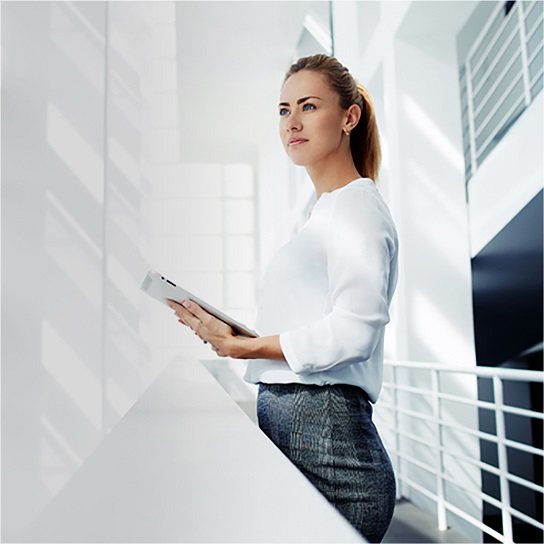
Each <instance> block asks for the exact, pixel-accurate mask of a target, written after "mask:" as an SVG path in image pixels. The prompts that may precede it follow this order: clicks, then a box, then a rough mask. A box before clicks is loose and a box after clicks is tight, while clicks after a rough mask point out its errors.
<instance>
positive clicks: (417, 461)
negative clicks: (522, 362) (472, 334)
mask: <svg viewBox="0 0 544 544" xmlns="http://www.w3.org/2000/svg"><path fill="white" fill-rule="evenodd" d="M416 373H418V375H419V376H420V378H422V377H424V379H423V380H421V379H419V380H413V377H414V374H416ZM462 376H465V379H466V377H470V376H471V377H472V378H468V379H469V381H470V380H471V379H472V380H473V381H472V383H469V384H468V387H463V385H462V383H460V382H462V378H461V377H462ZM477 379H479V380H481V379H488V380H490V381H491V383H492V391H493V400H492V401H489V400H479V398H478V397H479V394H478V392H477V390H476V380H477ZM413 381H424V382H425V384H424V385H423V386H420V385H416V386H414V385H413V384H412V383H411V382H413ZM456 381H457V384H458V387H457V388H456V387H453V389H456V391H455V393H453V394H452V393H451V392H445V389H446V387H444V384H447V383H449V385H450V386H451V384H452V383H454V382H456ZM505 382H523V383H525V384H530V383H536V384H542V383H544V372H540V371H531V370H518V369H510V368H496V367H493V368H491V367H473V368H452V367H447V366H444V365H440V364H431V363H418V362H400V361H386V363H385V368H384V387H383V391H382V395H381V398H380V401H379V402H378V403H377V405H376V409H375V414H376V423H377V425H378V427H379V428H380V432H382V433H383V432H384V431H385V433H386V434H384V442H385V444H386V447H387V449H388V451H389V453H390V454H391V456H392V460H393V463H394V464H395V470H396V473H397V482H398V484H399V485H398V487H399V490H400V493H399V496H402V495H404V494H405V491H408V490H410V492H414V491H415V492H417V493H421V494H422V495H424V496H425V497H427V499H430V500H431V501H433V502H434V503H435V505H436V515H437V524H438V528H439V530H446V529H447V527H448V523H447V513H448V512H451V513H452V514H454V515H455V516H458V517H459V518H462V519H463V520H465V521H466V522H468V523H469V524H470V525H472V526H473V527H475V528H477V529H479V530H481V531H483V532H485V533H487V534H488V535H490V536H492V537H493V538H495V539H497V540H498V541H499V542H505V543H509V542H514V531H513V519H514V518H517V519H519V520H521V521H523V522H525V523H526V524H529V525H531V526H532V527H535V528H536V529H538V530H544V525H543V524H542V521H541V519H536V518H537V517H538V516H539V514H535V516H531V515H527V514H526V513H524V512H521V511H520V510H519V509H516V508H514V507H513V506H512V504H511V495H510V488H511V484H515V485H517V486H521V487H523V488H526V489H529V490H531V491H532V492H534V493H536V494H540V496H542V494H543V493H544V488H543V487H542V483H541V482H534V481H530V480H528V479H527V478H523V477H520V476H519V475H516V474H514V473H513V472H512V471H510V470H509V465H508V461H509V457H508V450H511V451H513V450H514V451H518V452H519V451H520V452H524V453H525V454H529V455H531V456H536V458H537V459H538V462H542V457H543V451H542V449H541V448H542V446H541V445H539V447H535V446H534V445H531V444H528V443H525V442H521V441H518V440H515V439H513V438H512V437H510V436H508V434H507V428H506V421H505V418H506V417H511V416H512V415H515V416H518V417H522V418H529V419H530V420H531V421H538V422H539V424H541V423H542V421H543V419H544V418H543V414H542V412H541V411H534V410H531V409H527V408H522V407H519V406H514V405H512V403H510V404H508V403H506V402H505V395H504V383H505ZM441 384H442V385H441ZM449 389H452V388H451V387H449ZM401 395H404V397H405V398H403V399H401V398H400V396H401ZM418 401H419V402H418ZM445 402H448V403H450V404H449V406H451V405H452V404H451V403H454V406H455V405H457V406H465V407H472V409H473V414H474V417H469V418H465V420H464V419H463V416H461V415H456V414H455V410H454V413H453V414H452V413H451V411H450V413H449V417H446V414H445V413H444V403H445ZM418 404H419V406H424V411H420V410H417V409H413V408H414V407H416V408H417V407H418ZM481 410H488V411H490V412H491V413H492V414H494V423H495V425H494V427H495V432H494V433H492V432H484V431H482V430H481V425H480V424H479V417H478V411H481ZM459 413H460V410H459ZM452 416H453V417H452ZM423 425H425V426H426V427H427V430H429V426H430V429H431V434H432V436H431V439H426V438H424V436H423V435H424V434H425V433H422V432H420V428H421V426H423ZM446 431H447V432H449V433H459V434H461V436H465V437H466V438H465V440H467V441H470V440H472V441H473V442H474V443H475V444H476V445H477V447H476V448H475V449H474V448H473V451H472V452H469V453H468V454H467V453H466V452H463V453H461V452H455V451H452V448H451V445H450V446H448V445H447V444H446V441H445V440H444V435H445V433H446ZM387 435H389V436H390V437H391V438H390V439H388V438H387ZM462 440H463V439H461V441H462ZM481 441H486V442H490V443H493V444H495V445H496V448H497V453H498V455H497V460H496V465H497V466H493V465H492V464H490V463H488V462H484V461H483V460H482V458H481V455H480V447H479V443H481ZM409 443H410V444H418V447H424V448H427V451H428V454H429V455H428V457H429V458H430V459H433V460H434V463H429V462H425V461H424V460H422V459H421V458H416V456H414V455H412V454H411V453H410V451H411V449H412V448H411V447H409V446H408V444H409ZM469 449H470V448H469ZM474 450H475V451H474ZM446 456H448V457H451V458H454V459H455V460H456V462H458V463H465V464H467V465H468V466H470V467H474V468H473V470H476V471H478V469H479V471H481V472H480V474H481V475H482V477H483V474H484V473H488V474H492V475H494V477H496V478H498V479H499V484H500V485H499V489H500V499H498V498H496V497H493V496H492V495H490V494H489V493H486V492H485V489H484V490H482V487H481V486H480V485H473V486H467V485H465V484H463V482H462V478H457V477H453V476H452V475H451V474H449V473H448V472H449V471H447V470H446V463H445V457H446ZM415 468H417V469H419V470H423V471H425V472H426V473H427V474H428V475H429V478H426V479H421V478H418V477H415V478H414V477H413V476H412V474H413V472H414V470H415ZM414 480H418V481H414ZM423 480H425V481H423ZM429 482H431V485H429ZM425 484H427V485H425ZM446 485H449V486H450V487H453V488H455V489H458V490H460V491H461V492H464V493H466V494H467V496H470V497H475V500H476V502H477V504H479V505H480V507H481V508H480V510H483V504H484V503H488V504H490V505H492V506H494V507H496V508H497V509H499V510H500V512H501V516H502V531H499V530H497V528H493V527H491V526H489V525H488V524H486V523H484V522H483V521H482V519H478V518H477V517H475V515H474V512H472V513H469V512H467V511H466V510H463V508H460V507H459V506H457V505H455V504H453V503H452V502H451V501H450V500H448V497H447V496H446V492H445V487H446ZM480 517H481V516H480Z"/></svg>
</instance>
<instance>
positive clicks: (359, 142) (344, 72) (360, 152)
mask: <svg viewBox="0 0 544 544" xmlns="http://www.w3.org/2000/svg"><path fill="white" fill-rule="evenodd" d="M301 70H309V71H311V72H317V73H319V74H323V75H324V76H325V78H326V79H327V81H328V83H329V85H330V87H331V88H332V89H333V90H334V91H336V93H337V94H338V97H339V103H340V107H341V108H342V109H344V110H347V109H348V108H349V107H350V106H352V105H353V104H356V105H357V106H359V108H360V109H361V118H360V119H359V122H358V123H357V126H356V127H355V128H354V129H353V130H352V131H351V135H350V149H351V156H352V158H353V162H354V164H355V168H357V171H358V172H359V174H360V176H361V177H364V178H370V179H372V180H373V181H374V182H376V180H377V179H378V174H379V170H380V163H381V159H382V152H381V146H380V135H379V132H378V124H377V122H376V114H375V111H374V105H373V104H372V99H371V98H370V94H369V92H368V90H367V89H366V88H365V87H364V86H363V85H361V84H360V83H359V82H357V81H356V80H355V79H354V78H353V76H352V75H351V74H350V73H349V70H348V69H347V68H346V67H345V66H344V65H343V64H341V63H340V61H339V60H338V59H336V58H335V57H330V56H328V55H323V54H318V55H312V56H310V57H302V58H300V59H299V60H297V61H296V62H295V63H294V64H292V65H291V66H290V68H289V70H287V73H286V74H285V79H284V80H283V82H284V83H285V82H286V81H287V80H288V79H289V78H290V77H291V76H292V75H293V74H296V73H297V72H300V71H301Z"/></svg>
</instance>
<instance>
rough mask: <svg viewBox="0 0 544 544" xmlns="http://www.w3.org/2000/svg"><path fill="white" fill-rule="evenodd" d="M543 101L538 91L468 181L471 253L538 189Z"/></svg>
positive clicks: (542, 170) (542, 171)
mask: <svg viewBox="0 0 544 544" xmlns="http://www.w3.org/2000/svg"><path fill="white" fill-rule="evenodd" d="M543 104H544V93H542V92H540V94H539V95H538V96H537V97H536V98H535V99H534V100H533V102H532V103H531V104H530V105H529V107H528V108H527V109H526V110H525V111H524V112H523V113H522V115H521V116H520V118H519V119H518V120H517V121H516V123H515V124H514V125H513V126H512V127H511V128H510V130H509V131H508V132H507V133H506V134H505V136H504V137H503V138H502V139H501V141H500V142H499V143H498V144H497V146H496V147H495V148H494V149H493V151H492V152H491V153H490V154H489V155H488V156H487V157H486V159H485V161H484V162H483V163H482V165H481V166H480V167H479V168H478V170H477V171H476V173H475V174H474V176H473V177H472V178H471V179H470V181H469V183H468V202H469V214H470V239H471V247H470V250H471V255H472V256H474V255H476V254H477V253H478V252H479V251H480V250H481V249H483V248H484V247H485V245H486V244H487V243H489V242H490V241H491V240H492V239H493V238H494V237H495V236H496V235H497V234H498V233H499V231H501V230H502V229H503V228H504V227H505V226H506V225H507V224H508V222H509V221H511V220H512V219H513V218H514V217H515V216H516V215H517V214H518V213H519V212H520V211H521V210H522V209H523V208H524V207H525V206H526V205H527V204H528V203H529V202H530V201H531V200H532V199H533V197H534V196H535V195H537V194H538V192H539V191H541V190H542V187H543V180H544V161H543V160H542V150H543V149H544V126H543V120H544V106H543ZM527 142H530V145H527ZM490 203H493V205H490Z"/></svg>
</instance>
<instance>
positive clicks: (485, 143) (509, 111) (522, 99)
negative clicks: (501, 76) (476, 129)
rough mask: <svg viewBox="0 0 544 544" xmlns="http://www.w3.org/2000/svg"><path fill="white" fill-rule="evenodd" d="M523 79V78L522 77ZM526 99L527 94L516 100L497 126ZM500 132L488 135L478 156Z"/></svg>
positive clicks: (478, 156) (477, 155) (478, 155)
mask: <svg viewBox="0 0 544 544" xmlns="http://www.w3.org/2000/svg"><path fill="white" fill-rule="evenodd" d="M520 80H521V78H520ZM518 82H519V81H517V82H516V83H518ZM524 101H525V95H521V96H520V97H519V98H518V100H517V101H516V102H514V104H513V105H512V107H511V108H510V109H509V110H508V112H507V113H506V115H504V116H503V117H502V119H501V123H498V124H497V126H501V124H502V123H503V122H504V120H505V119H508V118H509V117H510V116H511V115H512V113H514V111H515V110H516V108H518V106H519V105H520V104H523V103H524ZM497 134H498V132H497V131H493V132H492V133H491V134H490V135H489V136H488V137H487V140H486V141H485V142H484V143H483V144H482V145H481V147H480V149H479V150H478V152H477V153H476V157H477V158H478V159H479V158H480V156H481V155H483V154H484V151H486V150H487V148H488V146H489V144H490V143H491V142H492V141H493V139H494V138H495V136H497Z"/></svg>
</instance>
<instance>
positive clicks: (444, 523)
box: [431, 369, 448, 531]
mask: <svg viewBox="0 0 544 544" xmlns="http://www.w3.org/2000/svg"><path fill="white" fill-rule="evenodd" d="M431 376H432V388H433V389H432V395H433V414H434V417H435V421H436V432H435V445H436V453H437V455H436V459H437V463H436V497H437V501H436V507H437V517H438V530H439V531H445V530H446V529H447V528H448V520H447V516H446V504H445V503H446V498H445V494H444V478H443V477H442V476H443V474H444V454H443V451H442V424H441V423H440V419H441V415H442V414H441V412H442V410H441V409H440V397H439V396H438V394H439V392H440V379H439V374H438V370H437V369H433V371H432V374H431Z"/></svg>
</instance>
